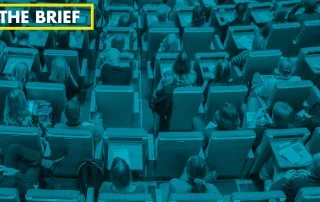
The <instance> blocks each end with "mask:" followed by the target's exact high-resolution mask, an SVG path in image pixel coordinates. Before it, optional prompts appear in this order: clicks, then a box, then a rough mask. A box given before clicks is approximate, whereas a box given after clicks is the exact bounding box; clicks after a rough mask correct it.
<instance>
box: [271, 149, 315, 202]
mask: <svg viewBox="0 0 320 202" xmlns="http://www.w3.org/2000/svg"><path fill="white" fill-rule="evenodd" d="M305 187H320V153H318V154H315V155H313V164H312V165H311V166H310V167H309V168H307V169H302V170H289V171H287V172H286V175H285V176H284V177H282V178H281V179H279V180H278V181H276V182H274V183H273V184H272V186H271V190H281V191H283V192H284V193H285V195H286V202H293V201H295V198H296V196H297V194H298V192H299V190H300V189H302V188H305Z"/></svg>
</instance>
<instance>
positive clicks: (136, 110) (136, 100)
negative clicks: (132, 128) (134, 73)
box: [133, 92, 140, 114]
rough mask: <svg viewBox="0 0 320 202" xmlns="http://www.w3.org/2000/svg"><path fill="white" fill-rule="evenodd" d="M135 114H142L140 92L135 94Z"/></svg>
mask: <svg viewBox="0 0 320 202" xmlns="http://www.w3.org/2000/svg"><path fill="white" fill-rule="evenodd" d="M133 96H134V97H133V99H134V100H133V113H135V114H137V113H139V112H140V106H139V105H140V102H139V93H138V92H134V95H133Z"/></svg>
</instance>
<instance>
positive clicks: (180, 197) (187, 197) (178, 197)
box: [168, 193, 224, 202]
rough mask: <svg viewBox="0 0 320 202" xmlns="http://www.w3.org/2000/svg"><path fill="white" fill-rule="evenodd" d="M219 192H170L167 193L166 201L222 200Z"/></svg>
mask: <svg viewBox="0 0 320 202" xmlns="http://www.w3.org/2000/svg"><path fill="white" fill-rule="evenodd" d="M223 201H224V200H223V197H222V196H221V195H220V194H216V193H215V194H212V193H204V194H202V193H190V194H188V193H185V194H182V193H181V194H180V193H172V194H170V195H169V199H168V202H223Z"/></svg>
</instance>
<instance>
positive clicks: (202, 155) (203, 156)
mask: <svg viewBox="0 0 320 202" xmlns="http://www.w3.org/2000/svg"><path fill="white" fill-rule="evenodd" d="M199 157H201V158H203V159H206V157H205V155H204V151H203V149H202V147H201V148H200V152H199Z"/></svg>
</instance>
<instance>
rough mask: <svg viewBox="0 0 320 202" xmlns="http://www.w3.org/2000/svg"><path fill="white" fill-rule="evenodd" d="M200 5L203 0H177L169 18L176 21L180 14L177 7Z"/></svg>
mask: <svg viewBox="0 0 320 202" xmlns="http://www.w3.org/2000/svg"><path fill="white" fill-rule="evenodd" d="M200 5H203V4H202V2H201V0H177V1H176V2H175V5H174V7H173V9H172V11H171V14H170V16H169V19H170V20H171V21H173V22H175V21H176V18H177V16H178V14H179V13H178V11H177V7H180V6H190V7H196V6H200Z"/></svg>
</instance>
